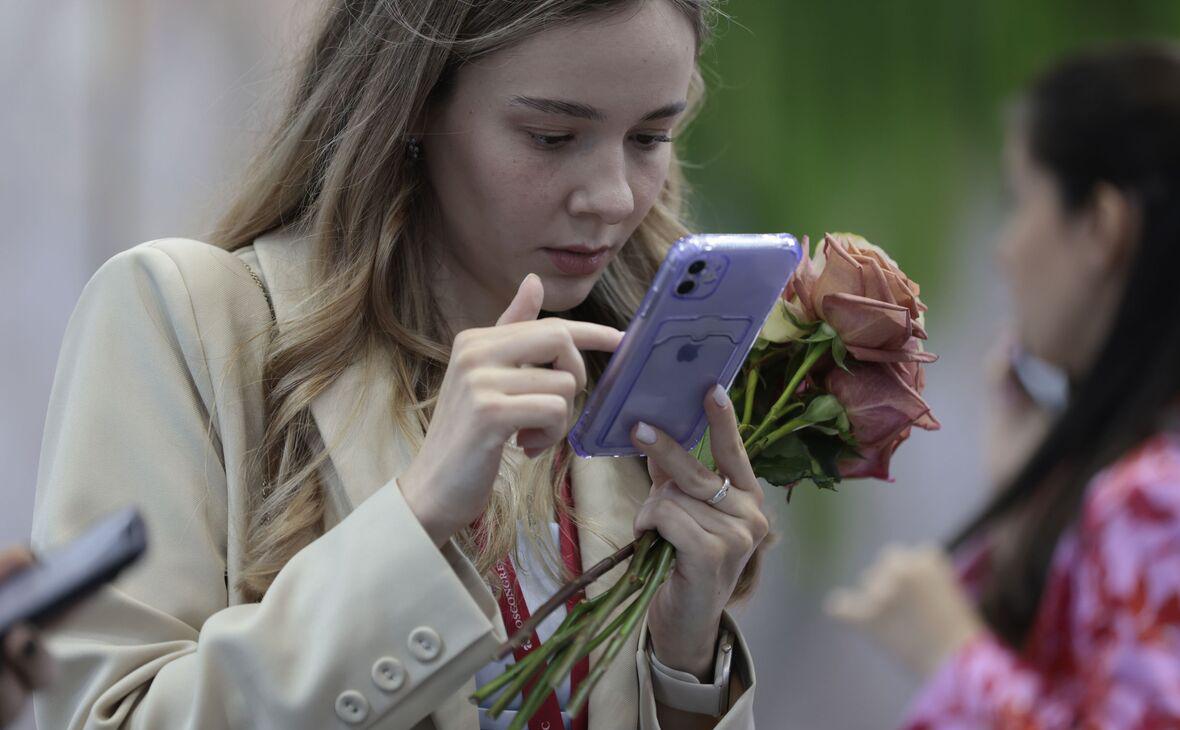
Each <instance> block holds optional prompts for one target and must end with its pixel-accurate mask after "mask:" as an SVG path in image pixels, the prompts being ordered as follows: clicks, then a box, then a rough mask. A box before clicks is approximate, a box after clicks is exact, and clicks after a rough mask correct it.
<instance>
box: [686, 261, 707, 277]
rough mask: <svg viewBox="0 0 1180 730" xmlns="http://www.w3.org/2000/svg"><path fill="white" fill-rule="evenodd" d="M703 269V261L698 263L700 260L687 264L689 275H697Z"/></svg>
mask: <svg viewBox="0 0 1180 730" xmlns="http://www.w3.org/2000/svg"><path fill="white" fill-rule="evenodd" d="M703 268H705V262H704V261H700V260H697V261H693V262H692V263H691V264H689V266H688V273H690V274H698V273H700V271H701V269H703Z"/></svg>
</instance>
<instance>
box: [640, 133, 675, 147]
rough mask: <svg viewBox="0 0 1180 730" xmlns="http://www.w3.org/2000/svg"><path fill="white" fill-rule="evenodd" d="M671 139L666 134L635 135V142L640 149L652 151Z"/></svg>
mask: <svg viewBox="0 0 1180 730" xmlns="http://www.w3.org/2000/svg"><path fill="white" fill-rule="evenodd" d="M671 141H672V138H671V137H669V136H668V135H666V134H637V135H635V142H636V143H638V144H639V146H640V147H641V148H642V149H645V150H654V149H655V148H656V147H658V146H659V145H661V144H667V143H668V142H671Z"/></svg>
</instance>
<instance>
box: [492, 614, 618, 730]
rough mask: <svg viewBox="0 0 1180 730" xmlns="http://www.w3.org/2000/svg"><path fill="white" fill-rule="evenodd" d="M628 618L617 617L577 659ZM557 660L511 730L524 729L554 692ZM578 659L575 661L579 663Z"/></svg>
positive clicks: (550, 666)
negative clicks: (538, 708) (535, 697)
mask: <svg viewBox="0 0 1180 730" xmlns="http://www.w3.org/2000/svg"><path fill="white" fill-rule="evenodd" d="M627 616H628V613H622V614H619V616H618V617H616V618H615V620H614V621H612V622H611V624H610V625H609V626H607V627H606V629H605V630H604V631H603V632H602V633H601V634H599V635H598V636H596V637H595V638H594V639H593V640H592V641H591V642H590V643H589V644H588V645H587V646H586V649H585V650H584V651H583V652H582V654H580V655H579V656H578V657H577V659H581V658H582V657H584V656H586V655H587V654H589V653H590V652H592V651H594V650H595V649H597V648H598V645H599V644H601V643H602V642H604V641H606V640H607V639H608V638H609V637H610V636H612V635H613V634H614V633H615V632H616V631H618V630H619V627H620V626H622V625H623V622H624V621H625V620H626V618H627ZM557 658H558V657H555V658H554V659H555V660H554V661H552V662H550V663H549V666H548V667H546V668H545V672H544V673H543V674H542V675H541V678H540V679H539V680H537V683H536V684H535V685H533V690H532V692H530V693H529V698H530V700H529V701H528V702H526V703H525V704H524V705H522V706H521V708H520V711H519V712H517V714H516V717H515V718H514V719H513V721H512V722H513V725H512V726H510V730H511V728H523V727H524V723H527V722H528V721H529V720H530V719H532V716H533V714H534V713H535V712H536V711H537V707H539V706H540V705H541V703H542V702H543V701H544V698H545V697H547V696H548V695H549V693H550V692H552V691H553V688H552V687H551V686H550V685H552V684H553V683H554V680H555V679H558V678H559V677H558V676H555V674H556V671H557V661H556V659H557ZM560 658H562V659H564V658H565V653H564V652H563V653H562V654H561V656H560ZM577 659H575V660H574V661H577ZM517 691H519V690H517ZM515 696H516V692H513V693H512V695H510V696H509V698H508V699H509V700H511V699H512V698H513V697H515ZM533 696H537V697H539V698H540V699H537V700H533V699H532V697H533ZM530 705H531V706H530ZM500 712H503V710H502V709H501V710H500ZM500 712H497V713H496V714H494V715H491V716H492V718H493V719H494V718H496V717H498V716H499V714H500ZM488 714H491V712H490V711H489V713H488ZM517 722H520V723H521V724H520V725H516V724H515V723H517Z"/></svg>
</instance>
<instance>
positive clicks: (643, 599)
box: [566, 543, 676, 717]
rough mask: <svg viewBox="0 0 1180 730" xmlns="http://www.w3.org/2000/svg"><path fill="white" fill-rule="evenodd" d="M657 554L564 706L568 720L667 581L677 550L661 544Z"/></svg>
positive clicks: (575, 714)
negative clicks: (647, 575) (648, 574)
mask: <svg viewBox="0 0 1180 730" xmlns="http://www.w3.org/2000/svg"><path fill="white" fill-rule="evenodd" d="M658 552H659V558H658V562H657V563H656V567H655V576H654V577H653V578H652V579H651V580H649V581H647V583H646V585H644V586H643V592H642V593H640V594H639V597H638V598H636V599H635V602H634V603H632V604H631V606H630V607H629V608H628V609H627V612H626V614H624V615H626V617H627V621H626V623H624V624H623V626H622V628H620V629H618V630H617V631H615V632H614V636H613V637H612V638H611V642H610V643H609V644H607V646H606V649H605V650H604V651H603V652H602V656H601V657H599V659H598V663H597V664H596V665H595V666H594V669H592V670H591V671H590V675H589V676H587V677H586V679H585V681H583V682H582V684H581V685H579V687H578V691H577V692H576V693H575V694H574V696H573V698H572V699H571V700H570V702H569V704H568V705H567V706H566V709H567V710H568V711H569V713H570V717H577V716H578V714H579V713H580V712H581V711H582V706H583V705H585V704H586V700H587V699H588V698H589V697H590V690H591V689H593V688H594V685H595V684H597V683H598V680H599V679H601V678H602V675H603V674H604V673H605V672H606V668H607V666H609V665H610V663H611V661H612V660H613V659H614V658H615V656H616V655H617V654H618V653H619V651H620V650H621V649H622V648H623V644H624V643H626V641H627V639H628V637H630V636H631V634H632V632H634V631H635V629H636V628H637V627H638V626H639V621H640V620H641V619H642V618H643V615H644V614H645V613H647V607H648V606H650V605H651V602H652V599H653V598H655V595H656V591H657V590H658V589H659V587H660V586H661V585H662V584H663V582H664V581H665V580H666V579H667V577H668V570H669V569H670V568H671V566H672V559H673V558H674V557H675V555H676V549H675V548H673V547H672V544H671V543H664V544H663V545H661V546H660V549H659V551H658Z"/></svg>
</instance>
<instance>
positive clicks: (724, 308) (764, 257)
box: [568, 233, 802, 458]
mask: <svg viewBox="0 0 1180 730" xmlns="http://www.w3.org/2000/svg"><path fill="white" fill-rule="evenodd" d="M801 256H802V253H801V250H800V248H799V243H798V242H797V241H796V240H795V237H794V236H791V235H790V234H787V233H775V234H699V235H694V236H686V237H684V238H682V239H680V240H679V241H677V242H676V243H675V244H674V245H673V246H672V247H671V248H670V249H669V250H668V253H667V255H666V256H665V257H664V261H663V263H661V264H660V269H659V271H657V272H656V276H655V279H653V280H652V284H651V286H650V287H649V288H648V291H647V294H646V295H645V296H644V298H643V302H642V303H641V304H640V305H639V309H638V310H637V311H636V314H635V317H634V318H633V319H632V320H631V322H630V324H629V325H628V327H627V331H626V332H625V333H624V334H623V339H622V342H620V344H619V347H618V349H616V350H615V352H614V353H612V355H611V358H610V361H609V362H608V363H607V366H606V370H605V371H604V372H603V374H602V377H601V378H599V380H598V384H597V385H596V386H595V388H594V391H593V392H591V393H590V396H589V398H587V400H586V405H585V407H584V408H583V410H582V413H581V415H580V416H579V417H578V420H577V421H576V422H575V423H574V427H573V429H571V430H570V433H569V436H568V440H569V442H570V446H571V447H573V450H574V452H575V453H577V454H578V455H579V456H582V457H584V458H589V457H591V456H633V455H635V454H638V453H640V452H639V451H638V450H637V449H636V448H635V447H634V446H633V445H632V443H631V435H630V434H631V428H632V427H633V426H634V425H635V422H636V421H644V422H646V423H650V424H652V425H653V426H656V427H657V428H659V429H660V430H662V431H663V432H664V433H666V434H668V435H669V436H671V437H672V438H674V439H676V441H677V442H678V443H679V444H680V445H682V446H683V447H684V448H685V449H692V448H693V447H695V446H696V445H697V442H699V441H700V439H701V436H703V435H704V432H705V428H706V427H707V426H708V422H707V420H706V417H705V409H704V405H703V404H702V401H703V399H704V397H705V394H706V392H708V390H709V388H712V387H713V385H714V384H716V383H721V384H722V385H723V386H724V387H725V388H726V389H728V388H729V387H730V385H732V384H733V379H734V378H735V377H736V376H737V373H738V370H739V369H740V368H741V366H742V363H743V362H744V361H745V359H746V356H747V355H748V354H749V352H750V350H751V349H752V348H753V347H754V340H755V339H756V338H757V337H758V333H759V331H761V329H762V325H763V324H765V323H766V319H767V317H769V316H770V312H771V310H772V309H773V307H774V303H775V300H776V299H778V298H779V297H780V296H781V295H782V292H783V289H784V288H785V287H786V285H787V280H788V279H789V278H790V276H791V274H792V273H793V272H794V270H795V267H796V266H797V265H798V263H799V260H800V258H801Z"/></svg>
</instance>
